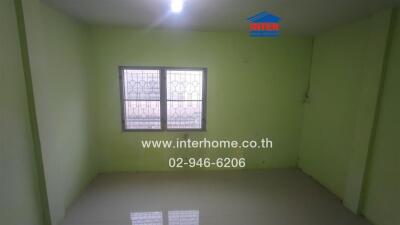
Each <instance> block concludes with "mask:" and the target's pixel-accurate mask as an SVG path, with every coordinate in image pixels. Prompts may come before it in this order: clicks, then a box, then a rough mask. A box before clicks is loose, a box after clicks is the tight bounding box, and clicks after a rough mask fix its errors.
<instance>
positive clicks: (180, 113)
mask: <svg viewBox="0 0 400 225" xmlns="http://www.w3.org/2000/svg"><path fill="white" fill-rule="evenodd" d="M167 114H168V115H167V128H168V129H185V128H186V129H201V117H202V115H201V114H202V101H167Z"/></svg>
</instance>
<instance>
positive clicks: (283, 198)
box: [63, 169, 370, 225]
mask: <svg viewBox="0 0 400 225" xmlns="http://www.w3.org/2000/svg"><path fill="white" fill-rule="evenodd" d="M94 224H98V225H132V224H134V225H145V224H146V225H162V224H163V225H167V224H169V225H261V224H263V225H266V224H268V225H269V224H270V225H370V223H368V222H367V221H366V220H365V219H363V218H360V217H357V216H355V215H354V214H352V213H351V212H350V211H348V210H347V209H346V208H344V207H343V206H342V204H341V202H340V201H339V199H338V198H336V197H335V196H334V195H333V194H331V193H330V192H329V191H327V190H326V189H325V188H323V187H321V186H320V185H319V184H317V183H316V182H315V181H313V180H312V179H311V178H309V177H308V176H306V175H304V174H303V173H301V172H300V171H297V170H289V169H281V170H279V169H277V170H270V171H248V172H238V171H232V172H193V173H188V172H175V173H173V172H171V173H161V172H160V173H117V174H103V175H100V176H98V177H97V178H96V179H95V180H94V182H93V183H92V184H91V185H90V186H89V187H88V188H87V189H86V190H85V191H84V192H83V193H82V195H81V196H80V198H79V199H78V200H77V201H76V202H75V203H74V204H73V205H72V206H71V207H70V208H69V210H68V211H67V215H66V218H65V220H64V222H63V225H94Z"/></svg>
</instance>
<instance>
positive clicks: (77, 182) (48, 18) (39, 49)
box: [23, 0, 96, 224]
mask: <svg viewBox="0 0 400 225" xmlns="http://www.w3.org/2000/svg"><path fill="white" fill-rule="evenodd" d="M23 10H24V12H23V13H24V17H25V32H26V38H27V43H28V49H27V50H28V57H29V60H30V65H29V66H30V69H31V78H32V87H33V100H34V103H35V107H36V120H37V124H38V133H39V139H40V148H41V153H42V158H43V167H44V177H45V182H46V188H47V196H48V204H49V207H50V217H51V222H52V224H59V222H60V221H61V219H62V218H63V216H64V213H65V210H66V208H67V206H68V205H70V204H71V202H72V201H73V199H74V198H75V197H77V195H78V194H79V193H80V191H81V190H82V189H83V188H84V187H85V186H86V185H87V184H88V182H90V181H91V179H92V178H93V176H94V175H95V174H96V167H95V160H93V155H92V153H91V151H90V149H91V146H90V140H91V136H90V129H89V122H88V121H89V116H90V110H89V107H88V105H89V102H88V100H89V98H88V97H89V91H88V89H89V83H88V77H89V75H90V69H89V61H88V60H89V59H88V56H89V54H88V48H87V46H88V41H89V40H88V30H87V27H86V26H85V25H84V24H82V23H80V22H78V21H76V20H73V19H71V18H70V17H67V16H65V15H63V14H61V13H59V12H57V11H55V10H53V9H51V8H49V7H47V6H46V5H44V4H42V3H40V2H39V1H37V0H29V1H23Z"/></svg>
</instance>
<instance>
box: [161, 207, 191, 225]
mask: <svg viewBox="0 0 400 225" xmlns="http://www.w3.org/2000/svg"><path fill="white" fill-rule="evenodd" d="M168 225H199V210H179V211H168Z"/></svg>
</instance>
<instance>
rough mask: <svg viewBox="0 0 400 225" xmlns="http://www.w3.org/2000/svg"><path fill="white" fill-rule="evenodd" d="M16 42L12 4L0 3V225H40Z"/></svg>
mask: <svg viewBox="0 0 400 225" xmlns="http://www.w3.org/2000/svg"><path fill="white" fill-rule="evenodd" d="M19 41H20V39H19V37H18V29H17V17H16V13H15V6H14V1H13V0H4V1H0V183H1V184H0V199H1V200H0V218H1V219H0V223H1V224H7V225H23V224H32V225H42V224H43V223H42V222H43V220H42V207H41V204H40V202H41V199H40V194H39V184H38V179H37V177H38V173H37V170H36V163H35V155H34V147H33V139H32V132H31V125H30V120H29V113H28V102H27V93H26V86H25V79H24V70H23V66H22V65H23V63H22V57H21V49H20V43H19Z"/></svg>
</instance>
